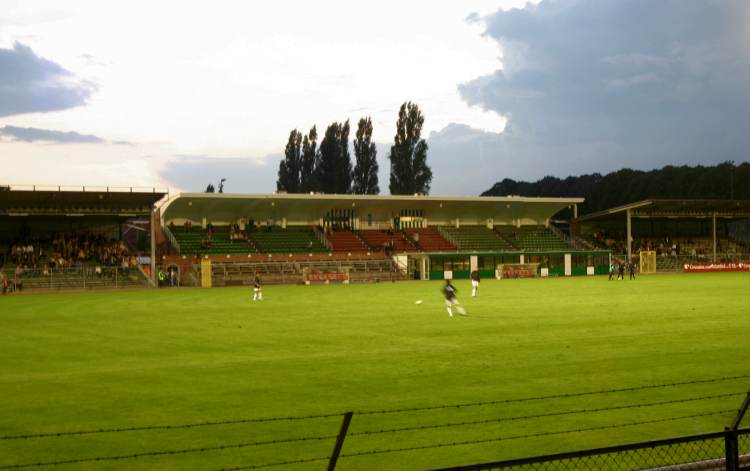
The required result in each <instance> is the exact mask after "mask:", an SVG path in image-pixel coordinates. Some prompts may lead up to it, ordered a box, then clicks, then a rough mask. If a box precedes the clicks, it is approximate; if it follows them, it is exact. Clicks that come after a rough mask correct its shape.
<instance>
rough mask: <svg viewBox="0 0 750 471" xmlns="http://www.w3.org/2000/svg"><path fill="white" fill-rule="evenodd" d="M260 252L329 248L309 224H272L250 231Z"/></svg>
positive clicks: (250, 235) (305, 250) (312, 251)
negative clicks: (286, 225) (283, 227)
mask: <svg viewBox="0 0 750 471" xmlns="http://www.w3.org/2000/svg"><path fill="white" fill-rule="evenodd" d="M248 239H250V240H252V242H253V244H254V245H255V246H256V247H257V248H258V251H259V252H260V253H308V252H309V253H323V252H328V251H329V249H328V247H326V246H325V245H323V244H322V243H321V242H320V240H319V239H318V234H316V233H315V231H314V230H313V229H312V228H311V227H309V226H292V227H287V228H286V229H282V228H281V227H278V226H271V227H267V228H262V229H259V230H254V231H252V232H250V233H248Z"/></svg>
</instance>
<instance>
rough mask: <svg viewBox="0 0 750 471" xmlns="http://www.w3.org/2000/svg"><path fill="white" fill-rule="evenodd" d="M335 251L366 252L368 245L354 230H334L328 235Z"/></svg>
mask: <svg viewBox="0 0 750 471" xmlns="http://www.w3.org/2000/svg"><path fill="white" fill-rule="evenodd" d="M326 237H327V239H328V243H329V244H330V246H331V250H332V251H333V252H366V251H367V250H369V248H368V247H367V245H365V243H364V242H363V241H362V240H361V239H360V238H359V237H358V236H357V234H355V233H354V232H352V231H349V230H334V231H331V232H329V233H328V235H327V236H326Z"/></svg>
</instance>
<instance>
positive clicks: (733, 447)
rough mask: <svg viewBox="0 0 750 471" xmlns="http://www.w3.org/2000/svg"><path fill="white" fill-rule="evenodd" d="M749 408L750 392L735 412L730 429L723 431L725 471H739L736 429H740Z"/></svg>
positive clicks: (738, 446) (738, 448)
mask: <svg viewBox="0 0 750 471" xmlns="http://www.w3.org/2000/svg"><path fill="white" fill-rule="evenodd" d="M748 406H750V392H748V393H747V395H746V396H745V400H744V401H742V405H741V406H740V409H739V410H738V411H737V415H736V416H735V418H734V420H733V421H732V425H731V426H730V427H726V428H725V429H724V432H725V435H724V449H725V452H726V460H727V461H726V470H727V471H739V469H740V445H739V440H738V439H737V429H738V428H739V427H740V423H741V422H742V419H743V418H744V417H745V412H747V408H748Z"/></svg>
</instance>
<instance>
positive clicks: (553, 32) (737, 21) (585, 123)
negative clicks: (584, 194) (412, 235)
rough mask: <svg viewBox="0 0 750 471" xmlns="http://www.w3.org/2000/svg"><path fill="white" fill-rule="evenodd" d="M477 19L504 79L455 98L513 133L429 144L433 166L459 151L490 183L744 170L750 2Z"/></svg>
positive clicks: (612, 2) (576, 3)
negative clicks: (496, 47)
mask: <svg viewBox="0 0 750 471" xmlns="http://www.w3.org/2000/svg"><path fill="white" fill-rule="evenodd" d="M483 19H484V22H485V25H486V32H485V35H486V36H487V37H490V38H493V39H494V40H496V41H497V42H498V43H499V44H500V46H501V47H502V51H503V68H502V70H497V71H495V72H494V73H492V74H487V75H483V76H481V77H477V78H476V79H474V80H471V81H468V82H465V83H463V84H462V85H460V87H459V90H460V93H461V96H462V97H463V99H464V100H466V102H467V103H469V104H470V105H474V106H478V107H481V108H483V109H487V110H493V111H495V112H496V113H498V114H500V115H502V116H506V117H507V118H508V125H507V127H506V129H505V131H504V132H503V133H502V134H501V135H500V136H501V137H500V138H499V139H493V138H492V137H488V136H486V135H485V133H480V134H477V133H475V132H474V131H473V130H467V129H461V128H455V127H454V128H452V129H446V130H443V131H441V132H439V133H433V136H432V137H431V140H432V141H434V143H433V144H432V145H431V151H432V152H433V153H434V156H435V166H440V165H444V162H442V161H441V159H443V157H442V154H441V151H444V150H445V149H448V148H451V146H454V145H455V144H456V143H457V142H459V141H460V142H463V144H464V145H465V146H466V147H465V151H464V152H462V153H461V154H460V155H461V158H462V159H464V160H466V161H468V162H471V163H472V164H473V165H476V166H477V167H480V168H482V169H483V172H481V173H482V174H485V173H487V172H492V173H493V174H494V177H495V178H494V179H495V180H500V179H502V178H504V177H511V178H538V177H541V176H544V175H547V174H555V175H559V176H565V175H569V174H571V173H581V172H592V171H599V172H606V171H609V170H613V169H616V168H621V167H626V166H627V167H633V168H655V167H661V166H663V165H667V164H697V163H716V162H721V161H725V160H730V159H733V160H738V161H743V160H747V158H748V156H747V149H748V148H750V133H748V132H746V129H747V116H748V115H749V114H750V95H749V94H748V93H747V83H750V29H748V28H747V24H748V21H750V2H747V1H746V0H726V1H713V0H694V1H690V2H685V1H684V0H662V1H659V2H654V1H652V0H627V1H625V0H572V1H557V0H544V1H542V2H541V3H539V4H538V5H528V6H527V7H526V8H524V9H514V10H508V11H498V12H496V13H494V14H492V15H489V16H485V17H484V18H483ZM472 20H474V21H476V19H475V18H472ZM490 142H491V143H492V145H489V143H490ZM481 143H484V146H485V147H484V150H483V151H482V152H483V154H482V155H481V158H480V149H482V147H481V145H480V144H481ZM455 150H456V152H460V151H459V148H458V147H455ZM458 155H459V154H456V156H458ZM454 158H457V157H454ZM439 178H440V176H439V174H437V172H436V180H437V179H439Z"/></svg>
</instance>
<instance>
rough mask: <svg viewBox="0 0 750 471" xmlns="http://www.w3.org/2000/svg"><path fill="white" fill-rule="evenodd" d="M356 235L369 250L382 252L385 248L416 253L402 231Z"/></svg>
mask: <svg viewBox="0 0 750 471" xmlns="http://www.w3.org/2000/svg"><path fill="white" fill-rule="evenodd" d="M358 235H359V236H360V237H361V238H362V240H364V241H365V243H366V244H367V245H368V246H369V247H370V249H371V250H373V251H377V250H384V249H385V248H386V247H388V248H389V249H392V250H393V251H396V252H416V251H417V248H416V247H415V246H414V243H413V242H412V241H411V240H410V239H409V238H407V237H406V234H404V233H403V232H402V231H396V230H391V231H383V230H365V231H359V232H358Z"/></svg>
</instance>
